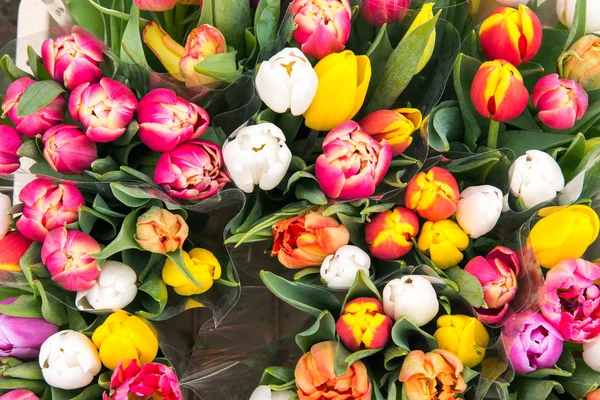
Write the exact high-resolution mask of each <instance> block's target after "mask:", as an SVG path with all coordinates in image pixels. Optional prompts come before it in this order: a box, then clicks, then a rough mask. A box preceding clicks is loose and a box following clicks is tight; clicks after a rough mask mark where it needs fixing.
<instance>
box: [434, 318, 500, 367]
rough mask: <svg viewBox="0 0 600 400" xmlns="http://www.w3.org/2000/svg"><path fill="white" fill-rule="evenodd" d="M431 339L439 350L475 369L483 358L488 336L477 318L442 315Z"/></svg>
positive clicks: (488, 340) (488, 341)
mask: <svg viewBox="0 0 600 400" xmlns="http://www.w3.org/2000/svg"><path fill="white" fill-rule="evenodd" d="M437 326H438V329H437V331H435V333H434V334H433V337H434V338H435V340H437V342H438V346H439V348H440V349H444V350H448V351H449V352H451V353H454V354H455V355H456V356H457V357H458V358H459V359H460V361H462V363H463V364H464V365H466V366H467V367H469V368H473V367H475V366H476V365H477V364H479V363H480V362H481V361H483V358H484V357H485V349H486V348H487V347H488V345H489V343H490V335H489V334H488V332H487V330H486V329H485V326H483V324H482V323H481V322H479V320H478V319H477V318H472V317H468V316H466V315H442V316H441V317H440V318H438V320H437Z"/></svg>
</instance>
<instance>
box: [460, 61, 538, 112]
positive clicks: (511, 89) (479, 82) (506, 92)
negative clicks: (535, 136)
mask: <svg viewBox="0 0 600 400" xmlns="http://www.w3.org/2000/svg"><path fill="white" fill-rule="evenodd" d="M471 101H472V102H473V106H474V107H475V109H476V110H477V112H478V113H479V114H480V115H481V116H482V117H484V118H491V119H492V120H494V121H497V122H506V121H510V120H512V119H514V118H516V117H518V116H519V115H521V113H522V112H523V111H524V110H525V108H526V107H527V102H528V101H529V92H527V89H526V88H525V86H524V85H523V77H522V76H521V74H520V73H519V71H517V69H516V68H515V67H514V66H513V65H511V64H510V63H509V62H507V61H504V60H494V61H488V62H484V63H483V64H481V66H480V67H479V70H478V71H477V73H476V74H475V78H473V85H472V86H471Z"/></svg>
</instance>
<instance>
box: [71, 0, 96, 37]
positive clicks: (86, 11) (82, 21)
mask: <svg viewBox="0 0 600 400" xmlns="http://www.w3.org/2000/svg"><path fill="white" fill-rule="evenodd" d="M91 1H92V0H85V1H84V0H66V1H65V3H66V6H67V10H68V11H69V14H70V15H71V16H72V17H73V18H74V19H75V21H77V25H80V26H85V29H87V30H88V31H90V32H91V33H92V34H93V35H94V36H96V37H97V38H100V39H104V18H103V17H102V13H100V11H98V10H97V9H96V8H95V7H94V6H93V5H92V4H90V3H91Z"/></svg>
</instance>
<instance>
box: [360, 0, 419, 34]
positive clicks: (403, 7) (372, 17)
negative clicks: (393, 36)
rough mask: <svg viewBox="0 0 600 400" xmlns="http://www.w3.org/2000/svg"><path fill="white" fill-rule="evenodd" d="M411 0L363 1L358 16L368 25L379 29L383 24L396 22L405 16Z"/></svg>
mask: <svg viewBox="0 0 600 400" xmlns="http://www.w3.org/2000/svg"><path fill="white" fill-rule="evenodd" d="M410 3H411V0H364V1H363V3H362V5H361V7H360V15H361V16H362V17H363V18H364V19H365V21H367V22H368V23H369V24H371V25H373V26H376V27H381V25H383V24H389V23H393V22H398V21H400V20H402V18H404V17H405V16H406V13H407V11H408V9H409V7H410Z"/></svg>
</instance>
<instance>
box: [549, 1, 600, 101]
mask: <svg viewBox="0 0 600 400" xmlns="http://www.w3.org/2000/svg"><path fill="white" fill-rule="evenodd" d="M588 9H589V8H588ZM558 70H559V72H560V74H561V77H562V78H567V79H572V80H574V81H575V82H577V83H579V84H580V85H581V86H582V87H583V88H584V89H585V90H588V91H589V90H594V89H600V38H598V37H597V36H595V35H587V36H584V37H582V38H581V39H579V40H578V41H576V42H575V43H574V44H573V45H572V46H571V48H570V49H569V50H568V51H567V52H566V53H563V54H562V55H561V56H560V58H559V60H558Z"/></svg>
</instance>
